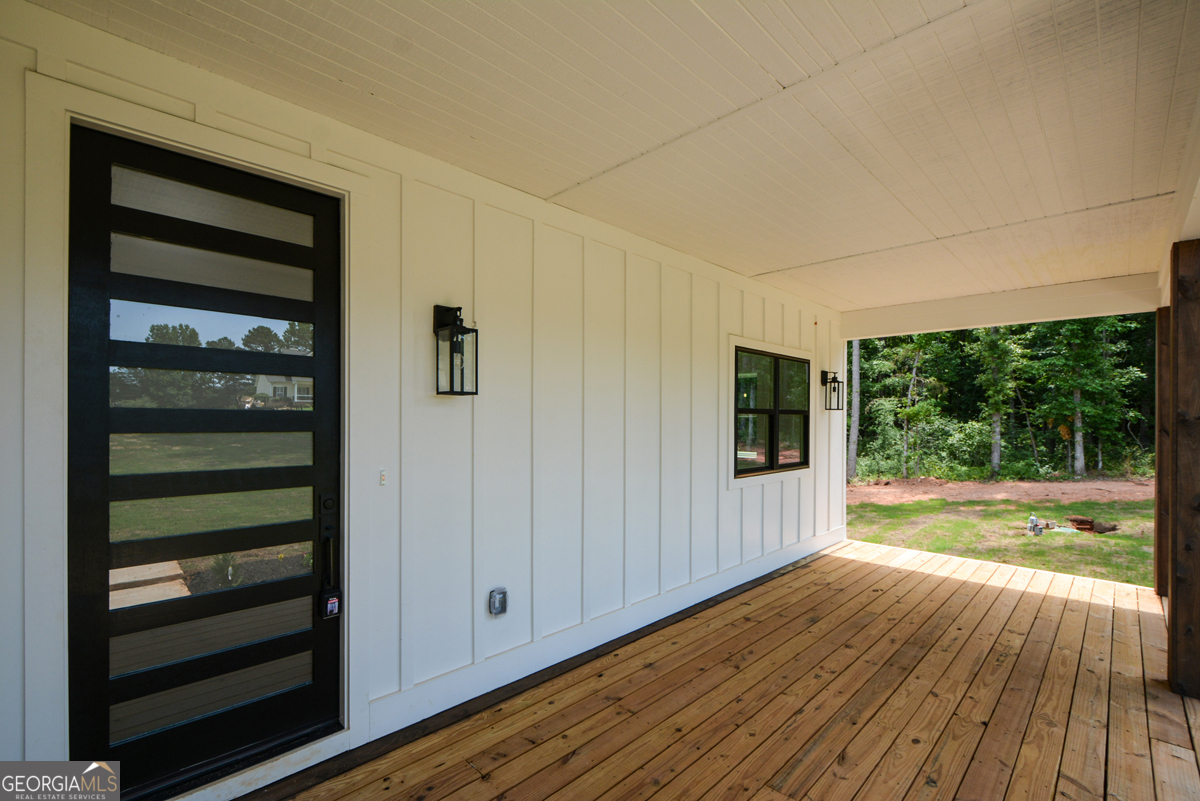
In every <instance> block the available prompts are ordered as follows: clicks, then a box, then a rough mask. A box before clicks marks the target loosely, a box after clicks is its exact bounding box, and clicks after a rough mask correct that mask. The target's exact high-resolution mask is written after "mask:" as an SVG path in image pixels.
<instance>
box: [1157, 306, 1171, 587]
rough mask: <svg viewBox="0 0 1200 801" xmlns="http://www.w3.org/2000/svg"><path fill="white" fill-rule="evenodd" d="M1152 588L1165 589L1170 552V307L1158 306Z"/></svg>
mask: <svg viewBox="0 0 1200 801" xmlns="http://www.w3.org/2000/svg"><path fill="white" fill-rule="evenodd" d="M1154 386H1155V396H1156V397H1155V406H1154V418H1155V447H1154V457H1155V458H1154V591H1155V592H1157V593H1158V594H1159V595H1166V594H1167V592H1168V591H1169V589H1170V587H1169V582H1170V579H1169V576H1170V565H1171V560H1170V554H1171V502H1170V498H1171V458H1170V455H1171V418H1172V417H1173V415H1172V414H1171V407H1172V406H1173V404H1172V403H1171V307H1170V306H1163V307H1162V308H1161V309H1159V310H1158V352H1157V358H1156V363H1155V376H1154Z"/></svg>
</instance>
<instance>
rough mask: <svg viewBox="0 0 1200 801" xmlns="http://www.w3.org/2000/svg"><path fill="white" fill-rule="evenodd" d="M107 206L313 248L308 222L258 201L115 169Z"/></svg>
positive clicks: (299, 215)
mask: <svg viewBox="0 0 1200 801" xmlns="http://www.w3.org/2000/svg"><path fill="white" fill-rule="evenodd" d="M112 202H113V205H116V206H126V207H128V208H131V209H140V210H142V211H149V212H152V213H154V214H163V215H165V216H167V217H175V218H177V219H180V220H190V221H192V222H198V223H203V224H205V225H211V226H214V227H217V228H228V229H230V230H233V231H244V232H245V233H248V234H255V235H256V236H265V237H269V238H271V239H279V240H282V241H284V242H294V243H295V244H297V245H305V246H307V247H312V243H313V218H312V215H310V214H302V213H301V212H298V211H292V210H291V209H282V208H280V207H278V206H271V205H268V204H266V203H260V202H258V201H257V200H250V199H249V198H244V197H237V196H236V195H227V194H225V193H224V192H216V191H213V190H212V189H205V188H203V187H200V186H194V185H192V184H185V183H183V182H182V181H175V180H172V179H171V178H163V177H162V176H160V175H152V174H151V173H148V172H142V171H141V170H131V169H129V168H128V167H121V166H119V165H116V164H114V165H113V167H112Z"/></svg>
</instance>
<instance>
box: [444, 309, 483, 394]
mask: <svg viewBox="0 0 1200 801" xmlns="http://www.w3.org/2000/svg"><path fill="white" fill-rule="evenodd" d="M433 333H434V334H436V335H437V358H436V366H437V372H436V381H437V394H439V395H478V394H479V331H478V329H475V328H467V327H466V326H465V325H463V319H462V306H434V307H433Z"/></svg>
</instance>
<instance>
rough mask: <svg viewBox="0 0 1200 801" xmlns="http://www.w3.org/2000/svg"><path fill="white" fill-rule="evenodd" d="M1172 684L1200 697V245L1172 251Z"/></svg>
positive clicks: (1199, 242) (1169, 659) (1169, 639)
mask: <svg viewBox="0 0 1200 801" xmlns="http://www.w3.org/2000/svg"><path fill="white" fill-rule="evenodd" d="M1170 350H1171V377H1170V393H1171V406H1172V407H1173V414H1172V415H1171V419H1170V431H1171V449H1170V461H1171V466H1170V468H1169V469H1170V480H1171V487H1170V490H1169V493H1170V497H1169V498H1168V503H1169V504H1170V510H1171V511H1170V514H1171V524H1170V526H1169V529H1170V540H1171V544H1170V549H1169V550H1168V559H1169V561H1170V565H1169V569H1168V574H1169V575H1168V587H1167V596H1168V598H1169V599H1170V614H1168V616H1167V679H1168V681H1169V682H1170V684H1171V689H1172V690H1173V691H1175V692H1177V693H1179V694H1180V695H1188V696H1192V697H1194V698H1196V697H1200V240H1195V239H1193V240H1190V241H1188V242H1176V243H1175V245H1174V247H1172V248H1171V347H1170Z"/></svg>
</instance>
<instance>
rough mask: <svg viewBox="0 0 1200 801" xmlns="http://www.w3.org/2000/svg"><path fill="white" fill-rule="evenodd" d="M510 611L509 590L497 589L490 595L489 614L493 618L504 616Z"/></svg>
mask: <svg viewBox="0 0 1200 801" xmlns="http://www.w3.org/2000/svg"><path fill="white" fill-rule="evenodd" d="M507 611H508V590H506V589H504V588H503V587H497V588H496V589H494V590H492V591H491V592H489V593H488V614H489V615H493V616H496V617H498V616H500V615H503V614H504V613H505V612H507Z"/></svg>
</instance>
